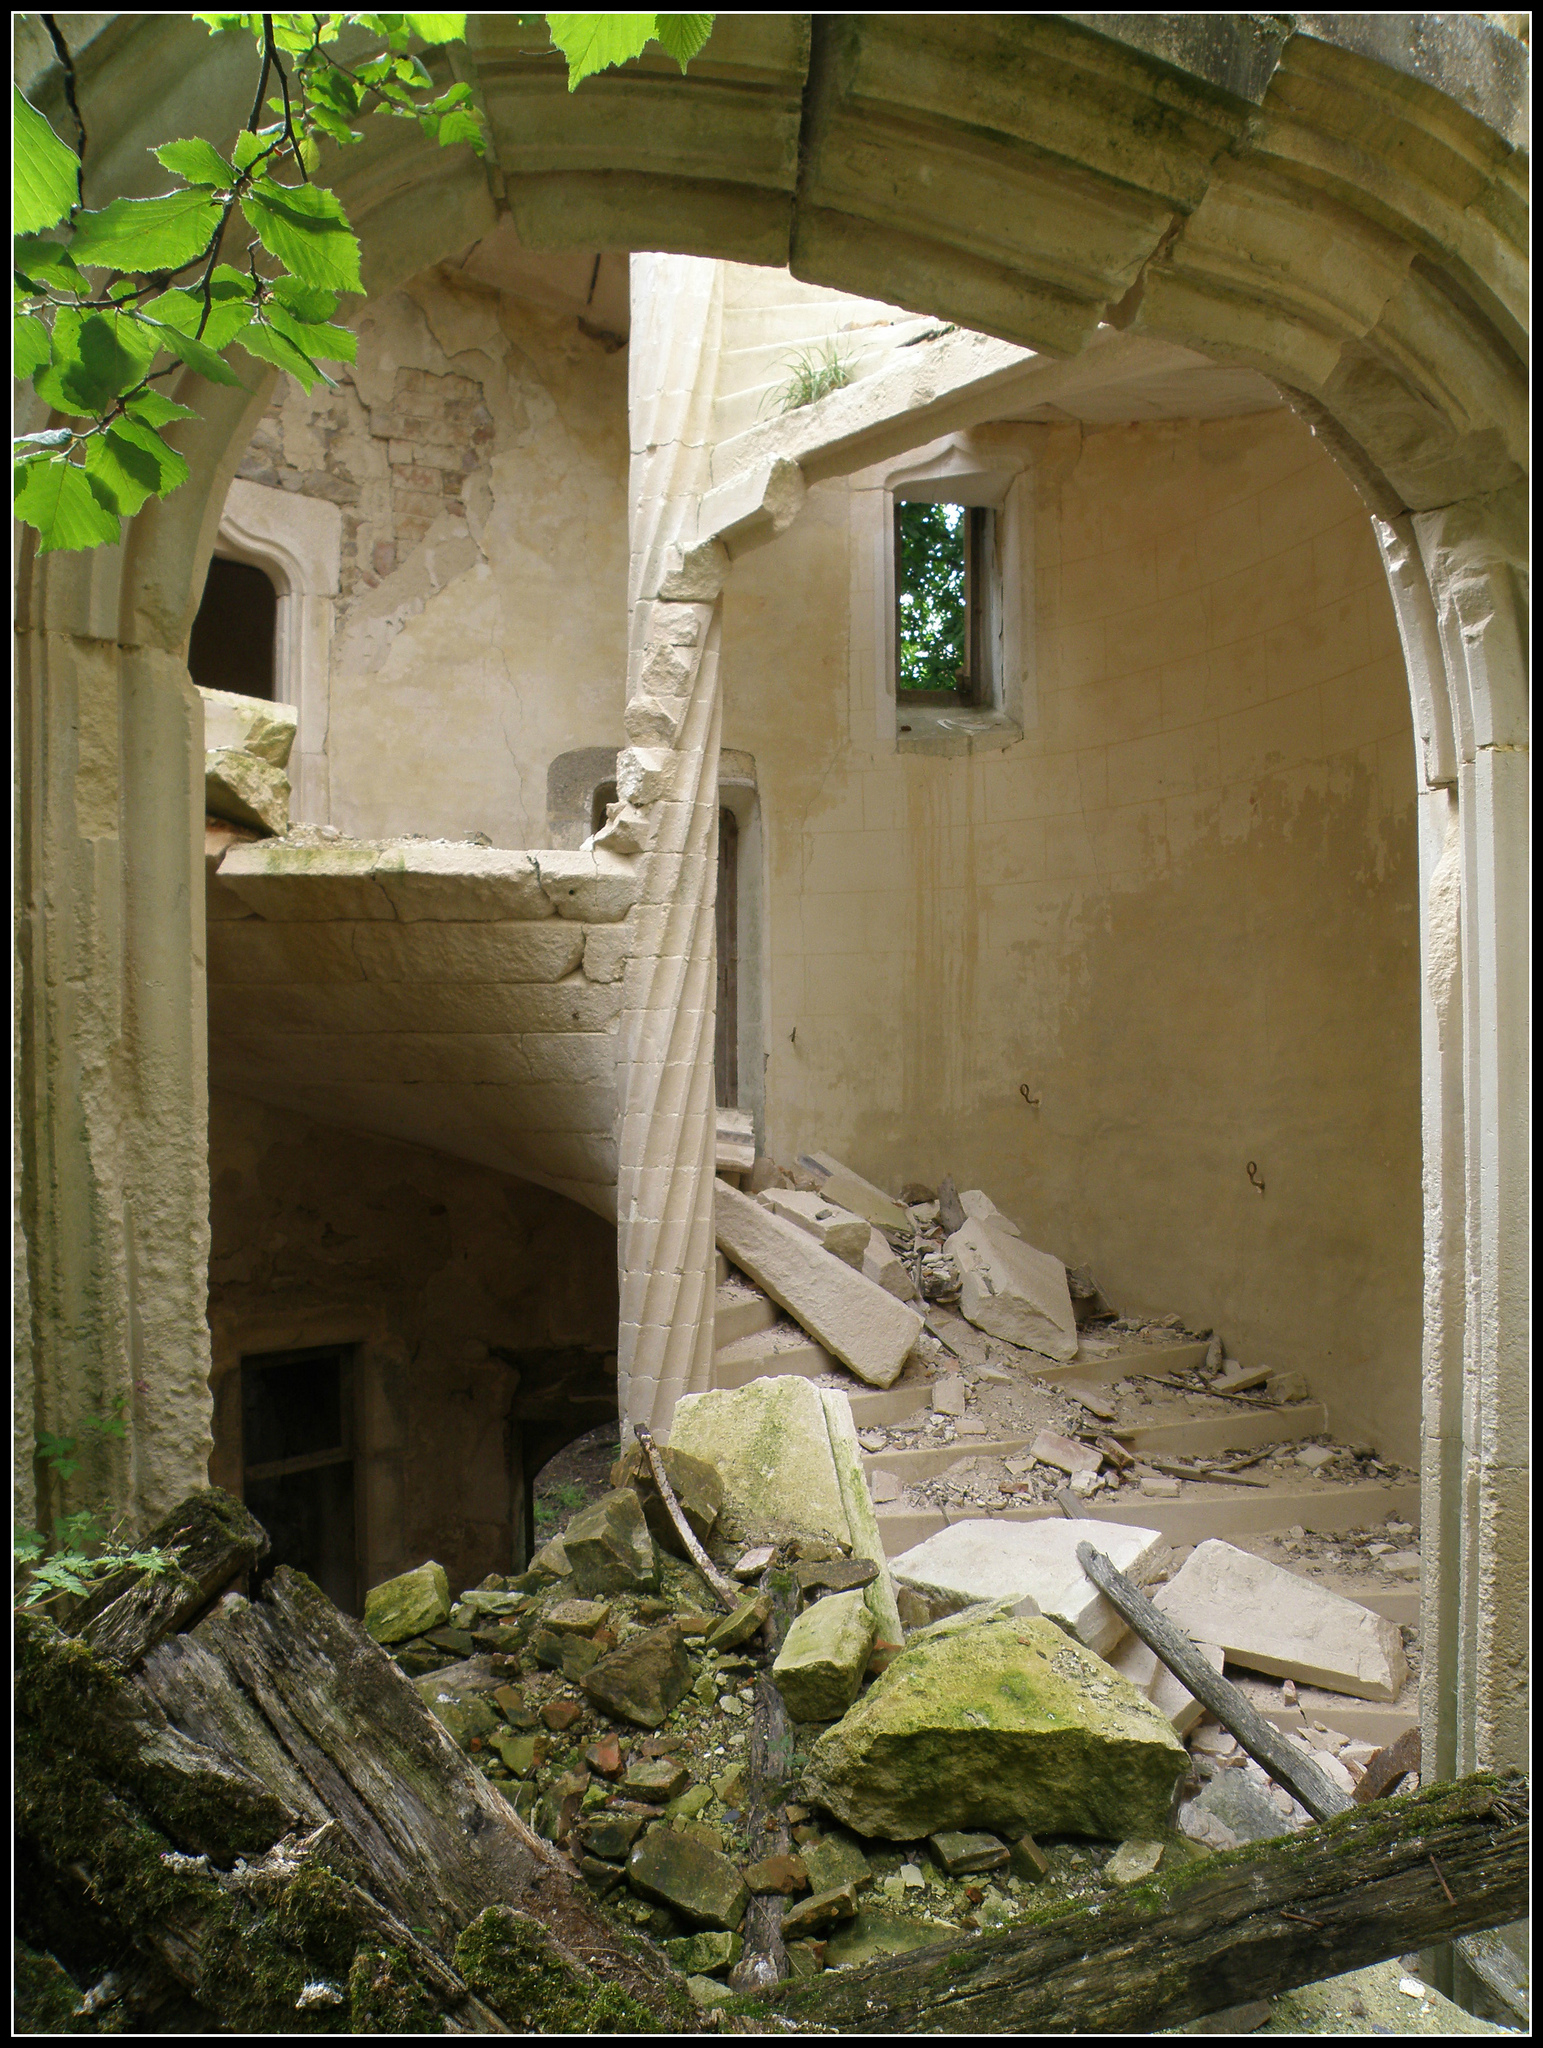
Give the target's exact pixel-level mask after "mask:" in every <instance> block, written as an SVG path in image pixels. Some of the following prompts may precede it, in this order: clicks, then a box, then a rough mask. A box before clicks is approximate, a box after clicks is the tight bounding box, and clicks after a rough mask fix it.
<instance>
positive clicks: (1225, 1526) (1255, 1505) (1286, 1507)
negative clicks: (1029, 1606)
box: [864, 1445, 1420, 1621]
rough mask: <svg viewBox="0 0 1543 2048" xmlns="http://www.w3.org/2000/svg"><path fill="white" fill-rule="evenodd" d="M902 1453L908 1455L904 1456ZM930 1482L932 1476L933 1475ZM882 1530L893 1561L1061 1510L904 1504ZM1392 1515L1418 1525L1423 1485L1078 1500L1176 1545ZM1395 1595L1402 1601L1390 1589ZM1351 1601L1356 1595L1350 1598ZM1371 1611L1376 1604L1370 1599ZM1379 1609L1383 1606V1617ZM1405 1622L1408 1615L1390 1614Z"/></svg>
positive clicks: (1086, 1514)
mask: <svg viewBox="0 0 1543 2048" xmlns="http://www.w3.org/2000/svg"><path fill="white" fill-rule="evenodd" d="M948 1448H949V1449H950V1451H953V1452H954V1453H955V1454H956V1455H959V1456H963V1455H965V1454H964V1453H962V1452H959V1451H958V1447H957V1446H956V1445H950V1446H949V1447H948ZM902 1455H905V1454H902ZM886 1462H887V1460H886V1453H884V1452H883V1451H879V1452H876V1453H875V1454H874V1455H873V1457H872V1458H871V1459H865V1460H864V1463H865V1464H875V1465H886ZM928 1476H930V1475H928ZM875 1512H876V1513H877V1515H878V1521H879V1528H880V1530H881V1531H882V1533H883V1537H884V1551H885V1555H886V1556H888V1557H896V1556H898V1555H899V1553H900V1552H901V1551H902V1550H909V1549H910V1548H911V1546H912V1545H913V1544H916V1543H922V1542H925V1540H926V1539H927V1537H929V1536H935V1535H936V1534H937V1532H938V1530H939V1529H943V1528H946V1527H947V1526H948V1524H949V1523H950V1522H964V1521H981V1520H985V1521H1006V1522H1038V1521H1042V1520H1044V1518H1045V1517H1046V1516H1047V1515H1058V1514H1059V1513H1060V1512H1061V1510H1060V1509H1059V1508H1058V1507H1057V1506H1056V1505H1055V1504H1054V1503H1053V1502H1041V1503H1037V1504H1035V1505H1034V1506H1031V1507H1022V1508H999V1509H997V1510H996V1511H995V1512H994V1513H990V1514H988V1513H987V1512H986V1511H985V1510H984V1509H980V1508H977V1509H974V1510H972V1511H969V1510H965V1509H963V1508H958V1509H951V1510H950V1511H949V1512H948V1513H946V1514H945V1513H944V1512H943V1511H942V1510H941V1509H938V1508H910V1507H905V1506H895V1507H881V1508H878V1509H876V1510H875ZM1389 1515H1395V1516H1398V1517H1399V1518H1401V1519H1402V1520H1404V1521H1409V1522H1415V1523H1417V1522H1418V1521H1419V1517H1420V1489H1419V1485H1418V1483H1412V1484H1409V1485H1394V1486H1382V1485H1377V1484H1375V1483H1372V1482H1367V1483H1366V1484H1365V1485H1359V1486H1334V1487H1325V1488H1323V1489H1322V1491H1321V1492H1313V1493H1310V1492H1307V1491H1306V1490H1305V1489H1303V1490H1300V1491H1299V1490H1297V1489H1294V1488H1288V1487H1281V1488H1278V1489H1277V1488H1273V1487H1272V1488H1268V1489H1266V1488H1262V1487H1253V1488H1249V1489H1248V1490H1247V1491H1245V1490H1244V1489H1243V1488H1242V1487H1239V1488H1237V1489H1235V1490H1233V1489H1229V1488H1226V1487H1221V1486H1207V1487H1205V1489H1204V1497H1203V1498H1202V1497H1201V1489H1200V1488H1199V1487H1197V1488H1196V1489H1195V1491H1194V1493H1192V1494H1190V1495H1189V1496H1187V1497H1186V1498H1184V1499H1182V1500H1152V1499H1149V1498H1148V1497H1147V1496H1146V1495H1145V1494H1136V1495H1133V1496H1131V1497H1130V1500H1129V1502H1128V1503H1127V1501H1126V1500H1124V1499H1122V1500H1121V1502H1120V1504H1119V1506H1117V1507H1116V1506H1115V1505H1114V1504H1113V1503H1110V1504H1108V1505H1106V1504H1105V1502H1104V1500H1103V1499H1102V1497H1099V1498H1096V1499H1094V1500H1091V1501H1083V1502H1079V1503H1078V1506H1077V1516H1078V1519H1079V1520H1082V1521H1089V1522H1126V1523H1133V1524H1134V1525H1135V1526H1136V1527H1137V1528H1145V1529H1156V1530H1158V1531H1159V1532H1160V1533H1161V1534H1162V1535H1164V1536H1165V1537H1167V1539H1168V1541H1169V1542H1170V1543H1172V1544H1175V1545H1177V1544H1181V1543H1203V1542H1204V1541H1205V1540H1206V1538H1207V1537H1208V1536H1219V1537H1221V1538H1222V1539H1223V1540H1224V1541H1225V1540H1226V1539H1227V1538H1229V1537H1232V1536H1239V1535H1242V1536H1248V1535H1255V1534H1258V1533H1259V1532H1260V1531H1262V1530H1268V1529H1290V1528H1293V1527H1296V1526H1297V1525H1300V1526H1301V1527H1302V1528H1304V1529H1312V1530H1315V1531H1317V1532H1318V1533H1319V1534H1320V1535H1325V1536H1331V1535H1335V1534H1337V1533H1338V1532H1340V1531H1341V1530H1344V1529H1370V1528H1374V1527H1376V1526H1377V1525H1378V1524H1380V1523H1382V1522H1384V1521H1385V1520H1386V1519H1387V1518H1388V1516H1389ZM1389 1591H1390V1595H1392V1597H1397V1596H1396V1594H1394V1593H1393V1589H1391V1588H1390V1589H1389ZM1349 1597H1350V1598H1351V1599H1358V1598H1360V1597H1361V1596H1360V1595H1359V1594H1355V1593H1352V1594H1350V1595H1349ZM1366 1604H1367V1605H1368V1606H1370V1605H1371V1604H1372V1603H1371V1602H1370V1601H1367V1602H1366ZM1381 1611H1382V1610H1381V1609H1380V1608H1379V1609H1378V1612H1379V1613H1380V1612H1381ZM1389 1618H1390V1619H1397V1620H1400V1621H1402V1620H1403V1619H1404V1616H1403V1614H1401V1613H1400V1614H1398V1615H1396V1616H1395V1615H1392V1614H1390V1616H1389Z"/></svg>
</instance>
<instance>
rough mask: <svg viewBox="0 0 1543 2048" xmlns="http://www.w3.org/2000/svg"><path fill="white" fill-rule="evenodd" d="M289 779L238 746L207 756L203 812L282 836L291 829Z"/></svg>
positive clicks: (225, 748)
mask: <svg viewBox="0 0 1543 2048" xmlns="http://www.w3.org/2000/svg"><path fill="white" fill-rule="evenodd" d="M289 797H290V789H289V777H288V776H287V775H286V774H285V773H284V770H283V769H282V768H275V767H274V766H273V765H272V763H271V762H268V761H259V760H258V759H257V757H256V756H255V755H253V754H247V753H243V752H242V751H241V750H240V749H239V748H236V747H217V748H215V749H214V751H213V752H212V753H207V754H205V755H204V809H205V811H206V812H207V813H208V814H209V816H211V817H214V818H225V819H228V820H229V821H230V823H231V824H233V825H246V826H249V827H252V828H255V829H256V830H258V831H261V832H271V833H273V834H274V835H275V836H279V835H282V834H283V833H284V832H285V831H287V830H288V827H289Z"/></svg>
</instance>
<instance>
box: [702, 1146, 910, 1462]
mask: <svg viewBox="0 0 1543 2048" xmlns="http://www.w3.org/2000/svg"><path fill="white" fill-rule="evenodd" d="M713 1217H714V1224H715V1228H716V1231H717V1238H718V1245H719V1248H720V1250H722V1251H723V1252H724V1253H726V1254H727V1256H728V1257H729V1258H730V1259H732V1260H733V1262H734V1264H735V1265H736V1266H738V1267H739V1268H740V1270H741V1271H742V1272H745V1273H748V1274H749V1276H750V1278H751V1279H752V1280H754V1281H755V1283H756V1284H757V1286H759V1287H760V1288H761V1289H762V1290H763V1291H764V1292H765V1293H767V1294H769V1295H770V1296H771V1298H772V1300H773V1301H775V1302H777V1303H778V1305H779V1306H780V1307H782V1308H785V1309H786V1310H787V1312H788V1314H789V1315H790V1316H792V1317H793V1319H794V1320H795V1321H796V1322H798V1323H799V1324H801V1325H802V1327H803V1328H804V1329H805V1330H807V1331H808V1333H809V1335H810V1336H811V1337H813V1338H814V1339H815V1341H816V1343H819V1344H823V1345H824V1347H825V1349H826V1350H827V1351H829V1352H830V1353H831V1354H832V1356H833V1357H835V1358H839V1359H840V1361H841V1363H842V1364H843V1365H844V1366H846V1367H847V1368H848V1369H849V1370H850V1371H851V1372H854V1373H856V1375H857V1377H858V1378H859V1379H860V1380H866V1381H867V1382H868V1383H869V1385H870V1386H876V1387H888V1386H893V1384H894V1382H895V1381H896V1380H897V1379H898V1378H899V1377H900V1372H901V1369H902V1367H903V1366H904V1364H905V1361H906V1359H907V1358H908V1357H909V1356H910V1354H911V1351H912V1350H913V1348H914V1347H915V1344H916V1340H917V1338H918V1337H919V1336H920V1335H921V1331H922V1319H921V1317H920V1316H919V1315H917V1314H916V1312H915V1311H914V1310H913V1309H910V1308H907V1307H906V1306H905V1304H904V1303H903V1302H899V1301H896V1299H895V1297H894V1296H893V1295H892V1294H887V1293H886V1292H885V1291H884V1289H883V1288H882V1287H878V1286H875V1285H874V1283H873V1282H872V1281H871V1280H865V1279H864V1278H863V1276H862V1274H861V1273H858V1272H854V1271H853V1269H852V1268H851V1267H850V1266H846V1265H843V1264H842V1262H841V1261H840V1260H839V1259H833V1258H831V1257H829V1256H828V1254H826V1253H825V1252H823V1251H822V1250H821V1249H820V1247H819V1246H818V1245H817V1244H816V1243H814V1242H813V1241H812V1240H811V1239H810V1238H809V1236H808V1235H807V1234H806V1233H805V1232H804V1231H802V1230H800V1229H799V1228H798V1226H797V1225H796V1224H792V1223H789V1222H788V1221H787V1220H786V1219H785V1218H783V1217H781V1216H775V1215H773V1214H771V1213H770V1212H769V1211H768V1210H766V1209H764V1208H762V1207H761V1204H760V1201H759V1200H758V1199H754V1198H752V1197H751V1196H749V1195H742V1194H741V1193H740V1192H739V1190H738V1189H737V1188H731V1187H730V1186H729V1185H728V1184H727V1182H725V1181H721V1180H720V1181H717V1182H715V1183H714V1187H713ZM673 1440H674V1439H673V1438H672V1441H673Z"/></svg>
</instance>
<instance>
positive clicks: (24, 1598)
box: [12, 1394, 173, 1608]
mask: <svg viewBox="0 0 1543 2048" xmlns="http://www.w3.org/2000/svg"><path fill="white" fill-rule="evenodd" d="M125 1405H126V1397H125V1396H124V1395H122V1394H120V1395H119V1396H118V1399H117V1400H116V1401H115V1402H114V1403H113V1408H112V1412H111V1414H109V1415H86V1416H83V1417H82V1418H81V1422H80V1429H81V1432H82V1434H81V1435H79V1436H60V1435H56V1434H55V1433H54V1432H53V1431H52V1430H48V1429H44V1430H39V1432H38V1437H37V1458H38V1461H39V1463H40V1464H44V1465H46V1466H47V1467H48V1468H49V1470H50V1471H51V1472H52V1473H53V1474H54V1475H55V1477H56V1478H58V1479H61V1480H64V1479H70V1478H73V1476H74V1474H75V1473H76V1472H77V1471H78V1470H79V1469H80V1462H81V1457H82V1455H83V1453H82V1444H83V1441H84V1438H85V1436H86V1435H96V1436H100V1437H115V1438H117V1439H118V1440H119V1441H120V1442H121V1441H122V1439H123V1438H124V1437H125V1436H127V1434H128V1426H127V1424H126V1423H125V1422H124V1419H123V1410H124V1407H125ZM12 1555H13V1558H14V1563H15V1569H16V1572H17V1586H16V1605H17V1606H18V1607H28V1608H38V1607H46V1606H47V1605H49V1603H50V1602H52V1601H56V1600H72V1599H81V1598H83V1597H84V1596H85V1595H86V1594H88V1593H91V1592H93V1591H94V1590H95V1589H96V1587H98V1586H99V1585H101V1584H102V1582H103V1581H104V1580H105V1579H109V1578H111V1577H112V1575H113V1573H114V1572H120V1571H123V1570H125V1569H126V1568H127V1569H133V1570H136V1571H142V1572H144V1573H145V1575H146V1576H147V1577H149V1578H159V1577H160V1575H161V1574H162V1573H163V1572H165V1571H167V1570H169V1569H170V1567H171V1565H172V1562H173V1559H172V1557H171V1555H170V1553H168V1552H167V1551H164V1550H157V1549H141V1548H139V1547H138V1546H137V1545H135V1544H133V1543H128V1542H125V1541H124V1540H123V1531H122V1529H121V1527H118V1526H113V1527H108V1526H105V1525H104V1524H103V1522H102V1521H101V1519H100V1517H99V1516H98V1514H97V1513H96V1511H95V1510H94V1509H92V1508H79V1509H77V1510H76V1511H75V1513H74V1514H70V1515H56V1516H55V1518H54V1533H53V1538H52V1546H51V1547H50V1539H49V1538H48V1537H46V1536H45V1535H44V1534H43V1532H42V1531H41V1530H40V1529H17V1530H15V1531H14V1534H13V1539H12Z"/></svg>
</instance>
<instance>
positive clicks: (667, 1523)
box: [570, 1443, 723, 1557]
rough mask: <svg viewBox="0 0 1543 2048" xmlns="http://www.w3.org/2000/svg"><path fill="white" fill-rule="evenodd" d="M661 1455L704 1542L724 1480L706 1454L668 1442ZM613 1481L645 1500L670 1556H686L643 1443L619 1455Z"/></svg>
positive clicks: (652, 1530)
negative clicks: (693, 1454) (673, 1446)
mask: <svg viewBox="0 0 1543 2048" xmlns="http://www.w3.org/2000/svg"><path fill="white" fill-rule="evenodd" d="M660 1458H661V1460H662V1462H663V1465H664V1476H665V1478H666V1479H667V1480H668V1481H669V1482H670V1491H671V1492H672V1493H673V1494H674V1495H675V1498H676V1501H677V1502H678V1503H679V1505H680V1509H681V1512H682V1513H683V1514H684V1515H685V1517H686V1523H687V1526H688V1527H689V1528H690V1530H691V1533H692V1534H693V1535H694V1536H695V1537H696V1539H697V1541H698V1543H705V1542H706V1541H707V1539H708V1537H709V1536H711V1534H712V1532H713V1528H714V1526H715V1525H716V1523H717V1520H718V1515H719V1512H720V1511H721V1509H722V1507H723V1481H722V1480H721V1479H720V1478H719V1477H718V1474H717V1472H716V1471H715V1470H714V1469H713V1467H712V1466H711V1465H710V1464H709V1463H708V1462H707V1460H706V1459H705V1458H693V1457H691V1456H690V1455H689V1454H688V1453H687V1452H685V1451H680V1450H674V1449H671V1448H669V1447H668V1446H667V1447H666V1448H665V1449H664V1450H663V1451H661V1452H660ZM611 1484H612V1486H613V1487H622V1486H630V1487H631V1488H632V1490H633V1492H634V1493H636V1495H637V1497H638V1499H639V1500H640V1501H641V1503H642V1506H643V1519H644V1521H645V1522H647V1524H648V1532H649V1534H650V1535H651V1536H652V1537H653V1539H654V1541H655V1542H656V1543H657V1544H658V1545H659V1547H660V1549H661V1550H667V1551H668V1552H669V1554H670V1555H671V1557H685V1555H686V1546H685V1543H684V1542H683V1541H682V1540H681V1534H680V1531H679V1530H678V1529H677V1528H676V1526H675V1523H674V1520H673V1518H672V1517H671V1514H670V1511H669V1509H668V1508H667V1507H666V1506H665V1504H664V1500H663V1498H662V1496H661V1495H660V1492H659V1489H658V1487H657V1486H656V1485H655V1484H654V1475H653V1471H652V1468H651V1467H650V1465H649V1462H648V1459H647V1457H646V1455H645V1454H644V1450H643V1446H642V1445H641V1444H639V1443H632V1444H629V1445H628V1446H627V1449H626V1451H625V1452H624V1453H623V1454H622V1456H621V1457H620V1458H618V1459H617V1461H616V1463H615V1464H614V1465H613V1466H612V1467H611ZM570 1527H571V1525H570Z"/></svg>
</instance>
